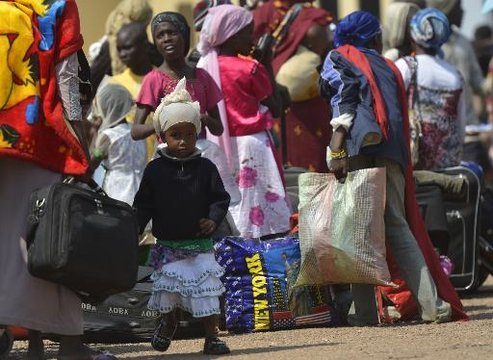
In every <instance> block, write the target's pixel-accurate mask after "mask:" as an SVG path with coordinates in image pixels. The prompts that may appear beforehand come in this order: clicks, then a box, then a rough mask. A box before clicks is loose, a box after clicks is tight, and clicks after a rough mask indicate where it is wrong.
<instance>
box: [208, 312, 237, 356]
mask: <svg viewBox="0 0 493 360" xmlns="http://www.w3.org/2000/svg"><path fill="white" fill-rule="evenodd" d="M202 322H203V324H204V329H205V342H204V351H203V352H204V354H207V355H223V354H229V353H230V352H231V350H229V348H228V346H227V345H226V343H225V342H224V341H222V340H221V339H219V338H218V337H217V317H216V315H211V316H207V317H204V318H203V319H202Z"/></svg>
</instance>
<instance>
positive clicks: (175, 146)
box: [160, 122, 217, 338]
mask: <svg viewBox="0 0 493 360" xmlns="http://www.w3.org/2000/svg"><path fill="white" fill-rule="evenodd" d="M160 137H161V140H163V142H165V143H166V144H167V145H168V147H167V152H168V154H169V155H171V156H174V157H176V158H179V159H183V158H187V157H188V156H190V155H192V154H193V152H194V151H195V144H196V142H197V132H196V129H195V126H194V125H193V124H191V123H188V122H183V123H178V124H175V125H173V126H172V127H170V128H169V129H168V130H166V131H165V132H162V133H161V134H160ZM216 226H217V225H216V223H215V222H214V221H212V220H211V219H207V218H202V219H200V221H199V227H200V232H199V233H197V236H198V237H205V236H209V235H211V234H212V233H213V232H214V230H215V229H216ZM164 316H165V321H166V324H167V328H166V332H165V334H164V335H165V336H166V337H170V338H171V337H172V336H173V333H174V330H175V327H176V324H177V320H176V314H175V312H174V311H172V312H170V313H168V314H165V315H164ZM202 322H203V324H204V329H205V334H206V337H211V336H215V335H216V325H217V319H216V316H215V315H211V316H207V317H204V318H203V320H202Z"/></svg>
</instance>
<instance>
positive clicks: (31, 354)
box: [27, 330, 44, 360]
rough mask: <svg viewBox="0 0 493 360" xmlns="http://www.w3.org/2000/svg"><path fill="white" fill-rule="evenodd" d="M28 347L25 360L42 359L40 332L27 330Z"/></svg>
mask: <svg viewBox="0 0 493 360" xmlns="http://www.w3.org/2000/svg"><path fill="white" fill-rule="evenodd" d="M28 339H29V347H28V350H27V358H28V359H32V360H38V359H44V344H43V338H42V337H41V332H39V331H35V330H29V337H28Z"/></svg>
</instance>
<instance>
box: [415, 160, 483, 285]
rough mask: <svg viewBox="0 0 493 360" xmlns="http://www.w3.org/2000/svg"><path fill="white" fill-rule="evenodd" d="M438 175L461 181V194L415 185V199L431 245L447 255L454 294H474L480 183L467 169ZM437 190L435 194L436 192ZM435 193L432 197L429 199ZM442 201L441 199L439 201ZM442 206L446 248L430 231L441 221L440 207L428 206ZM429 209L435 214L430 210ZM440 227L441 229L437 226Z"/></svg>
mask: <svg viewBox="0 0 493 360" xmlns="http://www.w3.org/2000/svg"><path fill="white" fill-rule="evenodd" d="M438 173H441V174H446V175H450V176H453V177H458V178H460V179H462V180H463V188H462V191H461V192H460V193H455V194H453V193H449V192H447V191H442V190H441V189H440V187H437V185H436V184H429V183H428V184H418V185H417V187H416V197H417V200H418V205H419V206H420V208H421V209H422V211H423V214H424V219H425V223H426V225H427V227H428V228H429V230H430V229H431V230H432V231H430V237H431V240H432V241H433V243H434V245H435V246H436V247H437V248H438V249H439V250H440V252H441V255H447V256H448V257H449V258H450V259H451V260H452V263H453V265H454V268H453V271H452V274H451V275H450V280H451V282H452V284H453V285H454V287H455V288H456V289H457V290H473V289H474V288H476V287H477V286H479V285H478V277H479V274H478V262H477V259H478V256H479V248H478V244H479V242H478V241H479V240H478V239H479V233H478V231H479V229H480V224H479V219H480V199H481V182H480V179H479V178H478V176H477V175H476V174H475V173H474V172H473V171H472V170H470V169H469V168H467V167H463V166H457V167H453V168H447V169H444V170H440V171H438ZM437 189H439V191H438V193H439V194H438V193H437V192H436V190H437ZM430 192H434V193H435V195H430ZM438 197H441V199H438ZM440 201H441V202H442V204H443V207H442V209H443V210H442V212H443V211H444V212H445V219H446V225H447V230H448V231H447V235H448V242H447V244H444V243H443V238H439V239H438V240H437V236H434V233H433V229H434V228H437V225H436V224H437V218H443V213H440V210H438V209H440V206H436V205H433V206H430V204H433V203H438V202H440ZM432 208H433V209H434V210H432ZM438 227H440V226H438Z"/></svg>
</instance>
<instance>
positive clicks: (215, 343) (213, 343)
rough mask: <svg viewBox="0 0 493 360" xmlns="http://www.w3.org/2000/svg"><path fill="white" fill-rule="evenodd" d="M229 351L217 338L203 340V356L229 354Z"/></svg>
mask: <svg viewBox="0 0 493 360" xmlns="http://www.w3.org/2000/svg"><path fill="white" fill-rule="evenodd" d="M230 352H231V350H229V347H228V345H226V343H225V342H224V341H222V340H221V339H219V338H217V337H215V336H214V337H208V338H206V339H205V343H204V351H203V353H204V355H224V354H229V353H230Z"/></svg>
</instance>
